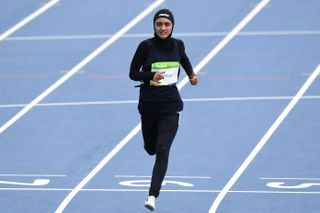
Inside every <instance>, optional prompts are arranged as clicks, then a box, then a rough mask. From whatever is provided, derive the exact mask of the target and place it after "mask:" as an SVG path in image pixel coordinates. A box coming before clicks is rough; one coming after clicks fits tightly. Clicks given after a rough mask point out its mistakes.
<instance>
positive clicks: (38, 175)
mask: <svg viewBox="0 0 320 213" xmlns="http://www.w3.org/2000/svg"><path fill="white" fill-rule="evenodd" d="M0 177H67V175H56V174H0Z"/></svg>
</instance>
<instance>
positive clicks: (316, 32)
mask: <svg viewBox="0 0 320 213" xmlns="http://www.w3.org/2000/svg"><path fill="white" fill-rule="evenodd" d="M228 33H229V32H194V33H182V32H181V33H177V32H176V33H173V36H174V37H212V36H219V37H220V36H226V35H227V34H228ZM298 35H320V31H319V30H291V31H286V30H284V31H279V30H278V31H243V32H239V33H238V36H298ZM111 36H112V34H96V35H59V36H50V35H48V36H16V37H14V36H12V37H10V38H7V41H45V40H89V39H107V38H110V37H111ZM150 36H152V33H132V34H129V33H128V34H125V35H123V37H122V38H147V37H150Z"/></svg>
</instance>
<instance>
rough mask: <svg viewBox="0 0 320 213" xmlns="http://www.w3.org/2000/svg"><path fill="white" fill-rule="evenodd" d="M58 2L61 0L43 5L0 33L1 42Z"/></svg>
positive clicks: (54, 0) (53, 0)
mask: <svg viewBox="0 0 320 213" xmlns="http://www.w3.org/2000/svg"><path fill="white" fill-rule="evenodd" d="M58 2H59V0H52V1H50V2H48V3H47V4H45V5H44V6H42V7H41V8H40V9H38V10H36V11H35V12H33V13H32V14H31V15H29V16H27V17H26V18H24V19H23V20H21V21H20V22H19V23H17V24H16V25H14V26H13V27H11V28H10V29H9V30H7V31H6V32H4V33H2V34H1V35H0V42H2V41H3V40H5V39H6V38H8V37H9V36H10V35H11V34H12V33H14V32H16V31H17V30H19V29H20V28H21V27H23V26H24V25H26V24H28V23H29V22H30V21H32V20H33V19H35V18H36V17H38V16H39V15H41V14H42V13H44V12H45V11H47V10H48V9H50V8H51V7H52V6H54V5H55V4H57V3H58Z"/></svg>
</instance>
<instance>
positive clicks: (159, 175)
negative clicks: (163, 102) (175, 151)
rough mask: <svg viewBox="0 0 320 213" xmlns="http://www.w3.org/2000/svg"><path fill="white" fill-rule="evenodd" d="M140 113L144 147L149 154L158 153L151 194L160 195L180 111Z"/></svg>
mask: <svg viewBox="0 0 320 213" xmlns="http://www.w3.org/2000/svg"><path fill="white" fill-rule="evenodd" d="M140 114H141V123H142V135H143V140H144V149H145V150H146V151H147V153H148V154H149V155H155V154H156V161H155V164H154V167H153V172H152V179H151V186H150V189H149V195H153V196H155V197H158V196H159V193H160V189H161V184H162V181H163V179H164V177H165V175H166V171H167V167H168V160H169V151H170V147H171V144H172V142H173V139H174V137H175V135H176V133H177V130H178V123H179V113H176V112H175V113H163V114H158V113H150V112H141V113H140Z"/></svg>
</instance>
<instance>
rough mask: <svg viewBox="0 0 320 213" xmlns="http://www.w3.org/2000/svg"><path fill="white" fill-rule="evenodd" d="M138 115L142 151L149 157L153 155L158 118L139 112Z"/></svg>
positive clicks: (154, 115) (151, 114) (153, 114)
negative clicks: (139, 117)
mask: <svg viewBox="0 0 320 213" xmlns="http://www.w3.org/2000/svg"><path fill="white" fill-rule="evenodd" d="M140 114H141V129H142V136H143V143H144V149H145V150H146V152H147V153H148V154H149V155H155V154H156V145H157V135H158V116H157V114H155V113H151V112H141V113H140Z"/></svg>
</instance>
